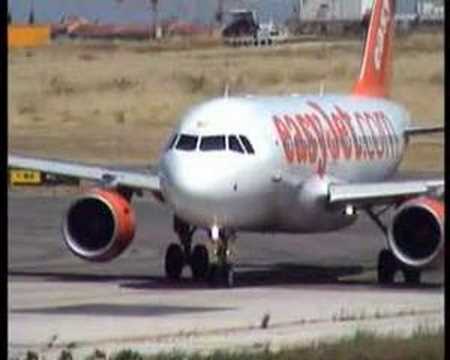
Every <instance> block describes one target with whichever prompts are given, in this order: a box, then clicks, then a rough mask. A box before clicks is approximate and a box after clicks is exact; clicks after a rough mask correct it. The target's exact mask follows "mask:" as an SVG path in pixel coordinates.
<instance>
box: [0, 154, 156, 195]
mask: <svg viewBox="0 0 450 360" xmlns="http://www.w3.org/2000/svg"><path fill="white" fill-rule="evenodd" d="M8 167H10V168H18V169H29V170H39V171H42V172H45V173H49V174H55V175H65V176H73V177H76V178H79V179H86V180H92V181H96V182H99V183H101V184H103V185H109V186H124V187H129V188H133V189H140V190H149V191H159V190H160V184H159V177H158V175H156V174H152V173H151V172H145V173H144V172H138V171H132V170H130V171H129V170H114V169H108V168H106V167H102V166H95V165H87V164H81V163H77V162H70V161H61V160H52V159H43V158H34V157H29V156H21V155H10V156H8Z"/></svg>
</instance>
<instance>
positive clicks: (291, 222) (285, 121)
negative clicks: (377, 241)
mask: <svg viewBox="0 0 450 360" xmlns="http://www.w3.org/2000/svg"><path fill="white" fill-rule="evenodd" d="M394 12H395V3H394V1H393V0H375V1H374V4H373V8H372V14H371V18H370V23H369V29H368V32H367V38H366V42H365V45H364V51H363V58H362V63H361V70H360V75H359V77H358V78H357V80H356V82H355V84H354V86H353V88H352V91H351V93H350V94H345V95H340V94H319V95H315V94H312V95H309V94H305V95H291V96H224V97H220V98H215V99H212V100H209V101H206V102H204V103H202V104H200V105H197V106H195V107H193V108H192V109H190V110H189V111H188V112H187V113H186V114H185V115H184V116H183V117H182V119H181V120H180V122H179V124H178V125H177V126H176V127H175V129H174V130H173V132H172V134H171V135H170V137H169V140H168V142H167V145H166V146H165V147H164V149H163V150H162V153H161V156H160V159H159V164H158V166H157V171H156V172H142V171H137V170H136V171H133V170H115V169H110V168H108V167H102V166H95V165H89V164H82V163H77V162H69V161H63V160H54V159H43V158H36V157H30V156H23V155H17V154H11V155H9V157H8V166H9V167H12V168H24V169H34V170H40V171H43V172H45V173H52V174H61V175H66V176H72V177H76V178H80V179H87V180H91V181H92V182H93V183H94V185H93V187H92V189H91V190H89V191H87V192H86V193H84V194H83V195H81V196H80V197H79V198H77V199H76V200H75V201H74V202H73V203H72V204H71V205H70V206H69V209H68V210H67V212H66V214H65V215H64V219H63V225H62V232H63V237H64V240H65V243H66V245H67V247H68V248H69V250H70V251H71V252H72V253H73V254H75V255H76V256H79V257H80V258H82V259H85V260H87V261H93V262H105V261H110V260H113V259H114V258H116V257H118V256H119V255H120V254H121V253H123V251H124V250H125V249H126V248H127V247H128V246H129V245H130V243H131V242H132V240H133V237H134V234H135V228H136V219H135V214H134V210H133V207H132V197H133V195H137V196H139V195H142V193H143V191H148V192H150V193H151V194H152V195H153V196H154V198H155V199H157V200H158V201H159V202H161V203H162V204H164V205H165V206H167V207H168V208H169V209H171V212H172V214H173V230H174V232H175V233H176V235H177V237H178V240H179V241H178V242H176V243H171V244H170V245H169V246H168V248H167V251H166V254H165V259H164V260H165V265H164V267H165V274H166V276H167V277H168V278H170V279H173V280H178V279H180V277H181V274H182V271H183V268H184V267H185V266H188V267H190V269H191V272H192V277H193V278H194V279H195V280H199V281H200V280H201V281H204V280H207V281H209V282H210V283H212V284H216V285H218V284H220V285H223V286H229V287H231V286H233V284H234V266H233V260H232V257H233V253H232V251H231V250H232V248H233V246H232V245H233V244H234V242H235V240H236V234H237V233H238V232H259V233H291V234H305V233H326V232H331V231H337V230H339V229H342V228H345V227H347V226H350V225H351V224H353V223H354V222H355V221H356V220H357V219H358V216H359V215H360V213H361V212H365V213H367V214H368V216H369V217H370V219H372V220H373V221H374V223H375V224H376V225H377V226H378V227H379V228H380V230H381V231H382V232H383V234H384V237H385V240H386V244H385V248H384V249H383V250H381V251H380V253H379V254H378V259H377V261H378V262H377V264H378V265H377V276H378V282H379V283H380V284H392V283H394V280H395V279H394V277H395V275H396V274H397V273H399V272H401V273H402V274H403V277H404V281H405V282H407V283H411V284H417V283H419V282H420V280H421V273H422V271H423V270H424V269H427V268H429V267H431V266H439V264H442V259H443V249H444V206H445V205H444V202H443V200H442V199H443V196H442V195H443V191H444V180H443V179H442V178H438V179H429V180H423V179H422V180H421V179H417V180H402V181H398V180H393V179H392V177H393V175H394V174H395V173H396V171H397V169H398V167H399V164H400V162H401V160H402V157H403V155H404V153H405V149H406V148H407V146H408V143H409V141H410V139H411V138H412V137H414V136H417V135H423V134H433V133H440V132H443V130H444V127H443V126H435V127H415V126H412V125H411V124H412V122H411V117H410V115H409V113H408V112H407V111H406V109H404V108H403V107H402V106H401V105H399V104H397V103H394V102H393V101H391V100H390V88H391V73H392V48H393V36H394V26H395V22H394ZM387 210H391V211H392V215H391V216H390V219H389V220H388V221H385V220H384V219H383V214H384V213H385V212H386V211H387ZM198 230H204V231H206V232H207V234H208V236H209V239H210V240H211V243H212V244H213V251H209V250H208V248H207V247H206V246H205V245H204V244H196V245H195V246H193V245H194V244H193V241H192V238H193V234H194V233H195V232H196V231H198ZM362 240H364V239H362ZM300 242H301V237H300V238H299V243H300ZM336 246H339V245H338V244H336Z"/></svg>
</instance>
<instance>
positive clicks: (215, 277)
mask: <svg viewBox="0 0 450 360" xmlns="http://www.w3.org/2000/svg"><path fill="white" fill-rule="evenodd" d="M208 284H209V285H210V286H221V287H222V286H223V287H227V288H232V287H233V286H234V269H233V265H231V264H224V265H222V266H219V265H217V264H213V265H211V267H210V269H209V273H208Z"/></svg>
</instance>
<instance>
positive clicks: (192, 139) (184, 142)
mask: <svg viewBox="0 0 450 360" xmlns="http://www.w3.org/2000/svg"><path fill="white" fill-rule="evenodd" d="M197 142H198V136H194V135H181V136H180V139H179V140H178V143H177V146H176V148H177V150H185V151H193V150H195V149H196V148H197Z"/></svg>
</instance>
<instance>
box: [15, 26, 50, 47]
mask: <svg viewBox="0 0 450 360" xmlns="http://www.w3.org/2000/svg"><path fill="white" fill-rule="evenodd" d="M49 43H50V26H49V25H8V47H11V48H21V47H36V46H42V45H48V44H49Z"/></svg>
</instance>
